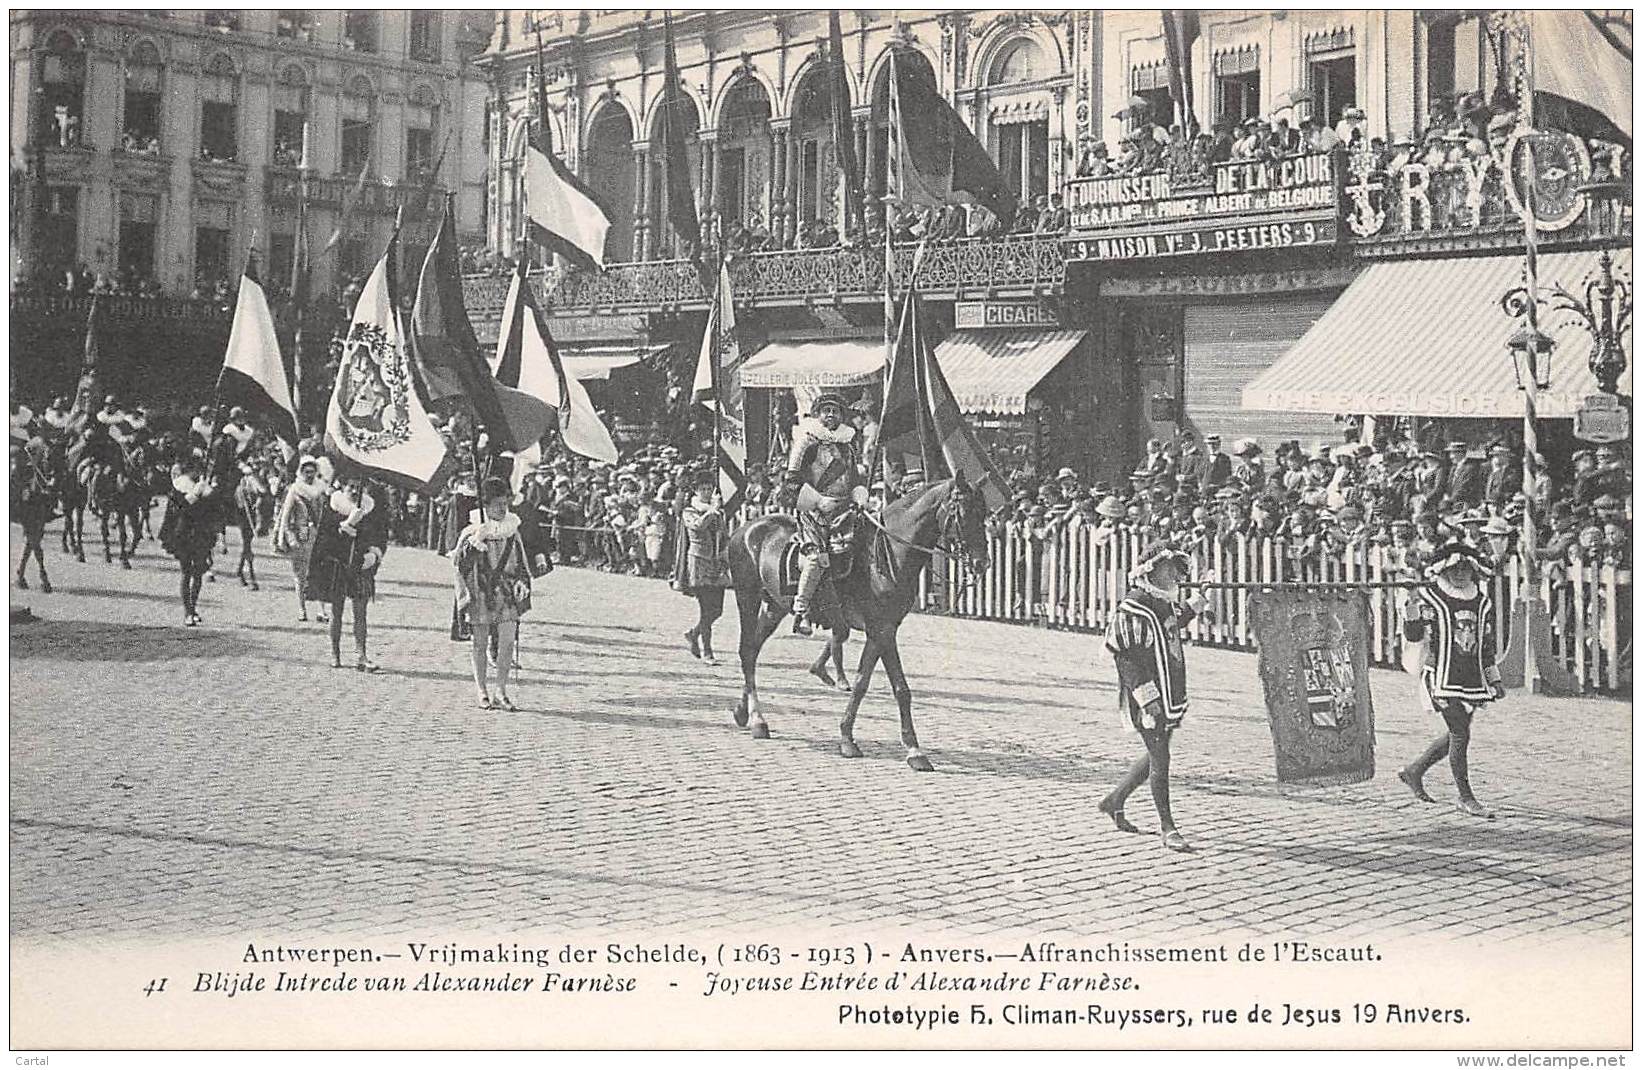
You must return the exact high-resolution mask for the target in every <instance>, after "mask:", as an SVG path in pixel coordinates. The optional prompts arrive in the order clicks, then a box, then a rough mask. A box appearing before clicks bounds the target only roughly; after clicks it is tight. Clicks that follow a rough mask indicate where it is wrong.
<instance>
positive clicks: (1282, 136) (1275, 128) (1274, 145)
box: [1266, 116, 1300, 156]
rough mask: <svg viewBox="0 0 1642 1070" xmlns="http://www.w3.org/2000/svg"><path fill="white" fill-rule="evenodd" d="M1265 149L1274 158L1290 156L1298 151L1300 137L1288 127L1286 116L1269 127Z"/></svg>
mask: <svg viewBox="0 0 1642 1070" xmlns="http://www.w3.org/2000/svg"><path fill="white" fill-rule="evenodd" d="M1266 144H1267V149H1268V151H1270V152H1272V153H1273V154H1274V155H1275V156H1292V155H1294V154H1295V153H1296V152H1299V151H1300V135H1299V134H1298V133H1297V132H1296V131H1295V130H1294V128H1293V127H1291V126H1289V121H1288V117H1287V116H1283V117H1282V118H1280V119H1278V120H1277V122H1276V123H1275V124H1273V125H1272V127H1271V137H1270V138H1269V139H1268V141H1267V143H1266Z"/></svg>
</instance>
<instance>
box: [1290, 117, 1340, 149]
mask: <svg viewBox="0 0 1642 1070" xmlns="http://www.w3.org/2000/svg"><path fill="white" fill-rule="evenodd" d="M1341 144H1342V142H1341V141H1340V135H1338V134H1336V133H1335V132H1334V131H1332V130H1330V129H1329V128H1328V127H1326V126H1322V125H1320V124H1319V123H1318V122H1317V120H1316V119H1314V118H1312V117H1311V116H1309V115H1308V116H1306V117H1305V118H1304V119H1301V120H1300V151H1301V152H1333V151H1334V150H1335V149H1337V148H1339V147H1340V145H1341Z"/></svg>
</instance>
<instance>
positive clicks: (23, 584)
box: [17, 576, 29, 591]
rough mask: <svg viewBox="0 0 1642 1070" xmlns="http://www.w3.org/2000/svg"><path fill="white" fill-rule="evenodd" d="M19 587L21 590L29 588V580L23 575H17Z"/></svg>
mask: <svg viewBox="0 0 1642 1070" xmlns="http://www.w3.org/2000/svg"><path fill="white" fill-rule="evenodd" d="M17 589H18V590H20V591H26V590H28V589H29V581H28V580H26V579H24V578H23V577H22V576H19V577H17Z"/></svg>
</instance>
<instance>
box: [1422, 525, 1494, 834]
mask: <svg viewBox="0 0 1642 1070" xmlns="http://www.w3.org/2000/svg"><path fill="white" fill-rule="evenodd" d="M1491 573H1492V570H1491V569H1490V568H1489V567H1488V563H1487V562H1486V561H1485V560H1484V559H1483V557H1482V555H1481V554H1480V553H1478V551H1477V550H1476V548H1475V547H1472V546H1470V545H1468V544H1466V543H1463V542H1450V543H1448V544H1446V545H1444V546H1443V547H1441V548H1440V549H1439V550H1437V552H1436V554H1435V555H1434V557H1433V559H1432V561H1431V564H1430V565H1429V566H1428V567H1427V568H1426V570H1425V575H1426V578H1427V579H1428V580H1429V581H1430V585H1429V586H1426V587H1421V588H1419V589H1417V590H1416V591H1415V593H1414V596H1413V597H1412V598H1411V599H1409V604H1408V606H1407V608H1406V609H1405V610H1404V613H1403V636H1404V637H1405V638H1406V639H1408V640H1409V641H1411V642H1418V641H1419V640H1421V639H1424V640H1425V644H1426V645H1425V658H1424V660H1423V662H1422V664H1421V667H1420V695H1421V700H1422V702H1423V703H1424V705H1425V706H1426V708H1427V709H1429V710H1431V711H1432V712H1434V713H1436V714H1438V715H1440V716H1441V717H1442V719H1443V722H1444V724H1445V725H1446V726H1447V731H1446V732H1444V733H1443V734H1442V735H1441V736H1439V737H1437V739H1436V740H1435V741H1434V742H1433V743H1432V744H1431V746H1429V747H1427V748H1426V750H1425V753H1424V754H1421V755H1420V756H1419V757H1418V758H1416V759H1414V761H1413V763H1411V764H1410V765H1409V766H1408V767H1407V768H1406V769H1404V770H1402V771H1401V772H1399V773H1398V774H1397V777H1398V779H1400V780H1401V781H1402V782H1403V783H1404V784H1407V785H1408V788H1409V790H1410V791H1412V792H1413V793H1414V795H1415V797H1416V798H1418V799H1420V800H1421V801H1422V802H1432V801H1433V800H1432V798H1431V796H1430V795H1428V794H1426V790H1425V783H1424V777H1425V773H1426V771H1427V770H1428V769H1430V768H1431V767H1432V766H1433V765H1435V764H1436V763H1437V762H1439V761H1441V760H1442V758H1443V756H1444V755H1447V757H1448V764H1449V768H1450V769H1451V770H1452V771H1453V774H1454V787H1455V788H1456V789H1458V791H1459V809H1460V810H1461V811H1463V812H1464V813H1467V814H1470V815H1472V816H1473V817H1482V818H1492V817H1493V816H1494V815H1493V814H1492V813H1491V812H1489V811H1488V809H1487V808H1485V807H1484V806H1483V805H1482V804H1481V803H1479V802H1477V800H1476V796H1474V795H1473V794H1472V793H1471V779H1470V757H1469V752H1470V746H1471V719H1472V716H1473V715H1474V714H1475V713H1476V711H1477V710H1478V708H1480V707H1481V706H1482V705H1483V704H1484V703H1487V702H1492V701H1493V700H1495V699H1499V698H1504V697H1505V689H1504V687H1502V686H1501V684H1500V673H1499V668H1498V666H1497V665H1495V663H1494V659H1495V650H1494V606H1493V601H1492V599H1490V598H1489V597H1488V591H1487V588H1486V587H1485V586H1484V585H1483V582H1482V581H1483V580H1484V579H1486V578H1487V577H1488V576H1489V575H1490V574H1491Z"/></svg>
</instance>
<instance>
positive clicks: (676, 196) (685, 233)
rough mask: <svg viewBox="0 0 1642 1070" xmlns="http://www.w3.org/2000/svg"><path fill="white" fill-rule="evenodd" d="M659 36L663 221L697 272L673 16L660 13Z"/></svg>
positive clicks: (697, 227) (696, 228) (684, 100)
mask: <svg viewBox="0 0 1642 1070" xmlns="http://www.w3.org/2000/svg"><path fill="white" fill-rule="evenodd" d="M662 34H663V41H664V43H663V46H662V61H663V70H662V83H661V87H662V88H661V105H660V107H661V166H662V171H663V174H664V175H665V177H666V183H665V186H666V190H667V222H668V223H669V224H671V226H672V228H673V233H674V234H677V235H678V240H679V242H680V243H681V244H682V245H683V246H684V247H685V248H686V250H687V251H688V252H689V255H690V259H691V260H692V261H694V263H695V264H696V267H697V270H701V269H702V266H703V265H702V261H701V224H700V222H698V220H697V219H696V195H695V193H694V192H693V191H692V190H691V188H690V147H689V145H688V144H687V143H686V140H685V138H686V135H685V133H684V109H685V108H686V107H688V106H689V102H690V98H689V97H687V96H685V94H684V81H683V79H681V78H680V77H679V73H678V56H677V55H676V53H675V50H674V48H673V16H672V15H670V14H668V13H667V12H665V11H664V12H662ZM640 181H643V176H640ZM702 273H703V274H705V272H704V271H703V272H702Z"/></svg>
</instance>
